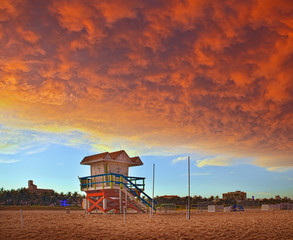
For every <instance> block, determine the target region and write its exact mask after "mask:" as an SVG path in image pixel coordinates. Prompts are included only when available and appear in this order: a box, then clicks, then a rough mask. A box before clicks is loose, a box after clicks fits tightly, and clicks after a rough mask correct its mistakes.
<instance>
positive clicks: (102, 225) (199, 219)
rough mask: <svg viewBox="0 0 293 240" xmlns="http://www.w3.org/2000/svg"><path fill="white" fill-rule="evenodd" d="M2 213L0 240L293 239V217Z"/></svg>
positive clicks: (282, 213)
mask: <svg viewBox="0 0 293 240" xmlns="http://www.w3.org/2000/svg"><path fill="white" fill-rule="evenodd" d="M22 215H23V224H24V226H23V227H21V221H20V212H19V211H0V239H67V240H68V239H293V212H292V211H291V212H287V211H271V212H259V213H258V212H257V211H246V212H241V213H240V212H231V213H223V212H221V213H208V212H197V211H192V212H191V220H190V221H187V220H186V215H185V212H183V211H182V212H174V213H157V214H155V215H154V216H153V218H150V216H149V214H127V215H126V223H125V224H124V221H123V215H119V214H116V215H113V214H106V215H103V214H91V215H88V217H87V218H86V217H85V214H84V212H82V211H71V212H70V214H66V212H65V210H64V211H44V210H43V211H22Z"/></svg>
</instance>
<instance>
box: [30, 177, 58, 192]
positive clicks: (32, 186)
mask: <svg viewBox="0 0 293 240" xmlns="http://www.w3.org/2000/svg"><path fill="white" fill-rule="evenodd" d="M28 191H29V192H31V193H36V194H37V195H41V194H42V193H53V192H54V190H52V189H40V188H38V187H37V185H35V184H34V182H33V180H29V181H28Z"/></svg>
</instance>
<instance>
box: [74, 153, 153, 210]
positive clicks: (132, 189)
mask: <svg viewBox="0 0 293 240" xmlns="http://www.w3.org/2000/svg"><path fill="white" fill-rule="evenodd" d="M80 164H82V165H90V166H91V175H90V176H87V177H80V178H79V180H80V187H81V191H85V192H86V194H87V196H86V199H87V204H86V206H87V207H86V211H87V212H88V213H90V212H91V211H93V210H101V211H102V212H103V213H107V212H109V211H114V212H115V213H122V212H123V209H126V210H127V209H129V208H130V209H133V210H135V211H137V212H138V213H139V212H147V211H149V209H150V208H152V201H153V199H152V198H150V197H149V196H148V195H147V194H146V193H145V192H144V186H145V183H144V180H145V178H143V177H130V176H128V168H129V167H133V166H140V165H143V163H142V161H141V159H140V158H139V157H129V156H128V154H127V153H126V152H125V151H124V150H121V151H117V152H111V153H109V152H104V153H100V154H96V155H92V156H87V157H85V158H84V159H83V160H82V161H81V163H80ZM154 209H155V208H154Z"/></svg>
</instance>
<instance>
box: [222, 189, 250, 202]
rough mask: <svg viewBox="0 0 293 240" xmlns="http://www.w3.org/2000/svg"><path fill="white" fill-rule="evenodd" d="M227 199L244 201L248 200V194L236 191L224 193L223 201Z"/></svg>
mask: <svg viewBox="0 0 293 240" xmlns="http://www.w3.org/2000/svg"><path fill="white" fill-rule="evenodd" d="M226 199H235V200H244V199H246V192H241V191H235V192H227V193H223V200H226Z"/></svg>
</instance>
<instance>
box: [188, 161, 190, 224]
mask: <svg viewBox="0 0 293 240" xmlns="http://www.w3.org/2000/svg"><path fill="white" fill-rule="evenodd" d="M188 220H190V157H189V156H188Z"/></svg>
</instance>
